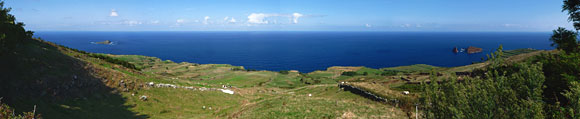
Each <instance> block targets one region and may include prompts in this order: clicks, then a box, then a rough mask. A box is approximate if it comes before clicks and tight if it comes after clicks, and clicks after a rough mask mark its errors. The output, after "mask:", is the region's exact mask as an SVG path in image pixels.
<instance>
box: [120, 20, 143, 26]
mask: <svg viewBox="0 0 580 119" xmlns="http://www.w3.org/2000/svg"><path fill="white" fill-rule="evenodd" d="M123 24H126V25H129V26H135V25H140V24H143V22H140V21H135V20H128V21H124V22H123Z"/></svg>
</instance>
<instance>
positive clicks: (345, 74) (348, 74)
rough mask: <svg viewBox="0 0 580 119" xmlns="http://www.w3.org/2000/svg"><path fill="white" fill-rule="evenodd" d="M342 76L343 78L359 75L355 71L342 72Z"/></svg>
mask: <svg viewBox="0 0 580 119" xmlns="http://www.w3.org/2000/svg"><path fill="white" fill-rule="evenodd" d="M341 75H343V76H356V75H357V73H356V72H354V71H345V72H342V74H341Z"/></svg>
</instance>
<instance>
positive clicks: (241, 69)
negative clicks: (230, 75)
mask: <svg viewBox="0 0 580 119" xmlns="http://www.w3.org/2000/svg"><path fill="white" fill-rule="evenodd" d="M232 71H244V69H243V68H240V67H235V68H232Z"/></svg>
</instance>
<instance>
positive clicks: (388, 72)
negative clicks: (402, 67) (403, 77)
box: [381, 70, 402, 76]
mask: <svg viewBox="0 0 580 119" xmlns="http://www.w3.org/2000/svg"><path fill="white" fill-rule="evenodd" d="M399 72H402V71H397V70H383V72H382V73H381V76H394V75H397V73H399Z"/></svg>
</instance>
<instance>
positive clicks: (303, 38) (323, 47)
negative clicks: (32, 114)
mask: <svg viewBox="0 0 580 119" xmlns="http://www.w3.org/2000/svg"><path fill="white" fill-rule="evenodd" d="M550 35H551V33H550V32H315V31H312V32H300V31H247V32H245V31H240V32H62V31H59V32H56V31H50V32H49V31H45V32H37V33H36V34H35V37H41V38H42V39H44V40H47V41H51V42H54V43H57V44H61V45H65V46H68V47H71V48H76V49H80V50H84V51H89V52H95V53H110V54H123V55H125V54H130V55H146V56H154V57H159V58H161V59H163V60H172V61H175V62H192V63H200V64H232V65H236V66H244V67H245V68H246V69H257V70H271V71H279V70H299V71H301V72H311V71H315V70H325V69H326V68H328V67H330V66H366V67H372V68H383V67H393V66H404V65H412V64H429V65H434V66H442V67H453V66H461V65H468V64H471V63H472V62H477V61H481V58H483V57H485V55H486V54H488V53H490V52H491V51H493V50H495V49H496V48H498V47H499V45H500V44H502V45H503V47H504V49H505V50H511V49H519V48H534V49H543V50H549V49H554V48H553V47H551V46H550V41H549V40H548V39H549V37H550ZM104 40H110V41H113V42H114V43H115V45H98V44H92V43H91V42H99V41H104ZM455 46H457V47H458V48H467V47H468V46H476V47H480V48H483V50H484V52H482V53H477V54H465V53H458V54H455V53H453V52H452V49H453V47H455Z"/></svg>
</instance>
